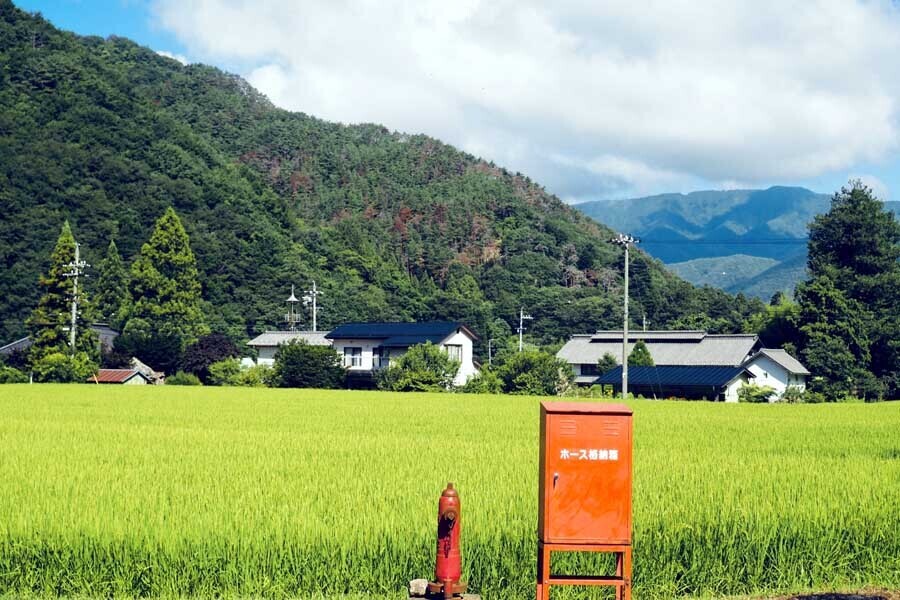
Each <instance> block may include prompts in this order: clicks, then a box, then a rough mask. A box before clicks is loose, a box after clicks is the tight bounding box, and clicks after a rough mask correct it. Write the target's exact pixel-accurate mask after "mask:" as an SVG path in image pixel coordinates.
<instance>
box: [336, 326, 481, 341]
mask: <svg viewBox="0 0 900 600" xmlns="http://www.w3.org/2000/svg"><path fill="white" fill-rule="evenodd" d="M457 329H462V330H463V331H464V332H465V333H466V334H468V335H469V336H470V337H472V338H473V339H477V336H476V335H475V334H474V333H472V331H471V330H470V329H469V328H468V327H466V326H465V325H464V324H462V323H457V322H454V321H427V322H424V323H384V322H379V323H346V324H344V325H340V326H338V327H336V328H335V329H334V331H332V332H331V333H329V334H328V335H327V336H326V337H327V338H328V339H330V340H339V339H355V340H366V339H384V340H387V339H392V338H393V339H394V341H395V342H397V343H399V342H400V341H404V345H406V346H410V345H412V344H418V343H422V342H425V341H428V340H431V341H441V340H443V339H444V338H446V337H447V336H448V335H450V334H452V333H453V332H454V331H456V330H457ZM410 340H419V341H412V343H405V342H406V341H410Z"/></svg>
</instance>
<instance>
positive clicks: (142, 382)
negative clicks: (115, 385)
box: [122, 375, 147, 385]
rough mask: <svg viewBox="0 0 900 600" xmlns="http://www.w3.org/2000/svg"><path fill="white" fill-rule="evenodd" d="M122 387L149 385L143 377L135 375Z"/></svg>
mask: <svg viewBox="0 0 900 600" xmlns="http://www.w3.org/2000/svg"><path fill="white" fill-rule="evenodd" d="M122 385H147V380H146V379H144V378H143V377H141V376H140V375H135V376H134V377H132V378H131V379H129V380H128V381H126V382H125V383H123V384H122Z"/></svg>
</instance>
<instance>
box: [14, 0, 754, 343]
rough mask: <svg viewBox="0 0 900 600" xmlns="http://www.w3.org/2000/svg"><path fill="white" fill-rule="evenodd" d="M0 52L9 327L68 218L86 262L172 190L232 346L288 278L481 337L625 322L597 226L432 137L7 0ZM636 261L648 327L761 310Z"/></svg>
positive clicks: (139, 238)
mask: <svg viewBox="0 0 900 600" xmlns="http://www.w3.org/2000/svg"><path fill="white" fill-rule="evenodd" d="M0 54H2V58H3V62H4V63H5V64H6V65H8V67H7V68H6V69H4V70H3V71H0V83H2V84H3V85H2V86H0V107H2V108H0V137H2V139H3V142H4V144H5V145H6V147H7V148H10V150H11V151H10V152H8V153H4V154H3V156H0V181H2V183H3V185H2V187H0V199H2V201H3V205H4V207H5V208H6V211H5V213H4V216H3V218H2V220H0V240H2V242H0V261H2V262H3V263H4V264H5V265H7V269H5V270H3V272H2V273H0V317H2V319H3V321H2V323H0V335H2V336H3V338H4V339H5V338H12V337H14V336H16V335H19V334H21V333H23V332H24V330H25V327H24V321H25V318H26V317H27V315H28V312H29V310H30V307H31V306H33V305H34V303H35V302H36V294H37V292H36V287H37V286H36V285H35V283H36V281H37V277H38V274H39V273H40V271H41V269H42V268H43V265H45V264H46V260H47V256H48V255H49V247H50V246H51V245H52V241H53V240H55V238H56V235H57V234H58V230H59V226H60V225H61V223H62V221H63V219H66V218H68V219H70V221H71V222H72V228H73V231H74V232H75V235H76V236H77V237H78V239H79V241H80V242H82V244H83V246H84V250H85V255H86V257H87V258H88V260H89V262H91V261H93V262H96V258H98V254H99V252H101V251H102V249H104V248H105V247H106V245H107V243H108V241H109V239H110V238H114V239H115V241H116V243H117V244H118V246H119V249H120V251H121V252H122V254H123V257H124V258H125V259H126V260H130V259H131V258H133V257H134V256H135V254H136V253H137V251H138V250H139V248H140V245H141V244H142V243H143V242H144V241H146V237H147V235H148V232H149V228H150V226H151V225H152V223H153V222H154V220H155V219H156V218H157V217H158V216H159V215H161V214H162V212H163V210H164V209H165V208H166V207H167V206H173V207H174V208H175V209H176V211H178V213H179V214H180V215H181V217H182V220H183V221H184V225H185V228H186V229H187V231H188V233H189V235H190V238H191V244H192V247H193V249H194V253H195V255H196V256H197V261H198V266H199V269H200V274H201V282H202V284H203V299H204V312H205V314H206V315H207V318H208V320H209V321H210V323H211V325H212V326H213V328H214V329H216V330H220V331H224V332H226V333H228V334H229V335H231V336H232V337H233V338H234V339H236V340H240V339H246V338H247V337H248V336H249V335H250V334H252V333H254V332H256V331H260V330H262V329H269V328H274V327H277V326H278V315H279V314H280V313H281V312H283V311H282V308H281V304H282V301H283V298H284V297H286V296H287V292H288V290H289V287H290V284H292V283H296V284H299V285H305V284H307V282H310V281H311V280H313V279H315V280H316V281H317V283H318V284H319V286H320V288H321V289H322V290H323V292H324V295H323V298H322V309H323V314H322V315H321V316H320V321H321V322H322V323H323V324H324V325H325V326H331V325H334V324H337V323H340V322H344V321H351V320H384V319H397V320H424V319H432V318H441V319H458V320H464V321H467V322H468V323H470V324H471V325H472V326H473V327H474V328H475V329H476V330H478V332H479V334H480V335H481V336H482V341H481V342H480V344H481V345H482V346H484V345H486V343H487V342H486V340H487V339H489V338H490V337H502V336H505V335H508V334H509V333H510V332H511V329H512V327H513V326H514V325H515V324H514V323H513V321H514V315H515V314H516V313H517V311H518V309H519V308H520V307H521V306H526V307H527V308H528V309H529V310H530V311H531V313H532V314H533V315H534V316H535V317H536V319H535V321H534V322H533V323H532V324H531V327H530V330H529V333H530V334H531V335H532V336H533V339H535V340H536V341H540V342H542V343H553V342H555V341H558V340H560V339H562V338H564V337H565V336H566V335H568V334H569V333H573V332H576V331H590V330H593V329H596V328H598V327H607V326H613V325H614V324H615V323H617V322H618V320H619V319H620V318H621V309H620V299H619V297H620V286H621V277H620V272H621V265H620V262H621V252H620V251H618V250H617V249H616V248H615V247H613V246H611V245H610V244H609V243H608V239H609V237H610V235H611V230H610V229H609V228H607V227H605V226H603V225H601V224H599V223H597V222H595V221H593V220H591V219H590V218H588V217H587V216H584V215H582V214H581V213H579V212H577V211H576V210H574V209H572V208H571V207H569V206H567V205H565V204H564V203H563V202H561V201H560V200H559V199H558V198H557V197H555V196H553V195H551V194H549V193H547V192H546V190H544V189H543V188H542V187H541V186H539V185H537V184H535V183H534V182H532V181H531V180H530V179H529V178H527V177H525V176H524V175H521V174H514V173H511V172H509V171H507V170H505V169H502V168H500V167H497V166H496V165H494V164H493V163H490V162H487V161H484V160H481V159H478V158H476V157H474V156H472V155H470V154H467V153H465V152H460V151H458V150H456V149H455V148H453V147H451V146H449V145H447V144H444V143H442V142H440V141H438V140H434V139H432V138H428V137H427V136H423V135H409V134H404V133H397V132H391V131H389V130H388V129H387V128H385V127H383V126H380V125H374V124H363V125H340V124H333V123H328V122H326V121H322V120H320V119H317V118H315V117H311V116H309V115H306V114H303V113H292V112H289V111H284V110H282V109H278V108H276V107H274V105H272V104H271V102H269V101H268V100H267V99H266V98H265V97H264V96H262V94H259V93H258V92H256V91H255V90H254V89H253V88H252V86H250V85H249V84H248V83H247V82H246V81H244V80H242V79H241V78H239V77H237V76H234V75H230V74H227V73H224V72H222V71H220V70H218V69H215V68H213V67H208V66H204V65H187V66H184V65H181V64H180V63H178V62H177V61H174V60H171V59H168V58H165V57H162V56H159V55H158V54H156V53H155V52H153V51H152V50H150V49H147V48H142V47H140V46H138V45H137V44H135V43H133V42H131V41H129V40H127V39H125V38H120V37H110V38H107V39H101V38H98V37H81V36H77V35H74V34H71V33H65V32H61V31H59V30H57V29H56V28H54V27H53V26H52V25H51V24H50V23H48V22H47V21H45V20H44V19H42V18H40V17H38V16H34V15H27V14H26V13H24V12H22V11H20V10H18V9H16V8H15V7H14V6H13V5H12V4H11V3H10V2H9V1H8V0H0ZM633 257H634V258H633V260H634V265H633V266H634V270H633V273H634V287H633V300H634V302H635V305H636V306H641V307H642V310H644V311H645V312H647V313H648V318H651V319H653V321H654V322H655V323H659V324H661V325H662V324H666V323H670V324H675V323H676V322H677V321H678V319H679V318H680V317H681V316H682V315H684V314H693V315H697V314H702V315H704V316H705V318H708V319H710V322H711V326H712V327H714V328H715V327H718V328H721V329H736V328H738V327H739V326H740V322H741V321H742V319H744V318H745V316H746V314H747V313H748V311H752V310H755V309H756V308H757V307H755V306H754V305H752V303H748V302H745V301H743V300H741V301H735V299H733V298H730V297H729V296H727V295H726V294H725V293H724V292H719V291H717V290H713V289H711V288H693V287H691V286H690V285H689V284H687V283H686V282H684V281H682V280H680V279H678V278H676V277H675V276H674V275H671V274H669V273H668V272H667V271H666V270H665V269H664V268H663V267H662V264H661V263H659V262H658V261H656V260H654V259H653V258H651V257H649V256H648V255H646V254H644V253H643V252H640V251H639V252H636V253H635V254H634V255H633ZM87 286H88V291H90V281H88V283H87ZM479 351H481V352H483V351H484V348H481V347H479Z"/></svg>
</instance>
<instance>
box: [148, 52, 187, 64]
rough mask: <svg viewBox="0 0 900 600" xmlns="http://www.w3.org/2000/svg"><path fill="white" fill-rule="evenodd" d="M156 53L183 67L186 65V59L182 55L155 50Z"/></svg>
mask: <svg viewBox="0 0 900 600" xmlns="http://www.w3.org/2000/svg"><path fill="white" fill-rule="evenodd" d="M156 53H157V54H159V55H160V56H165V57H166V58H171V59H173V60H177V61H178V62H180V63H181V64H183V65H186V64H188V59H187V57H186V56H184V55H183V54H173V53H172V52H169V51H168V50H157V51H156Z"/></svg>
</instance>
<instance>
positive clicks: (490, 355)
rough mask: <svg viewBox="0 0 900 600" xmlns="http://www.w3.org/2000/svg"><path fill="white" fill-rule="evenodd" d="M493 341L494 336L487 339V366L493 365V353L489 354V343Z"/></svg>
mask: <svg viewBox="0 0 900 600" xmlns="http://www.w3.org/2000/svg"><path fill="white" fill-rule="evenodd" d="M493 343H494V338H490V339H489V340H488V366H489V367H492V366H494V363H493V360H492V358H493V355H492V354H491V344H493Z"/></svg>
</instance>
